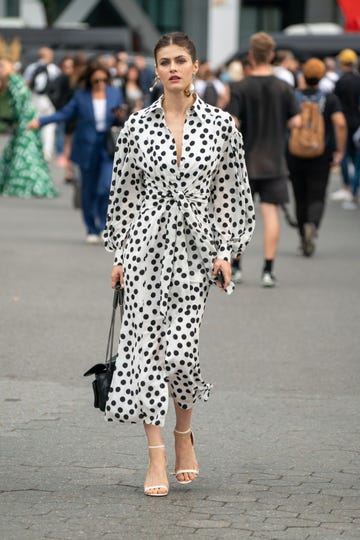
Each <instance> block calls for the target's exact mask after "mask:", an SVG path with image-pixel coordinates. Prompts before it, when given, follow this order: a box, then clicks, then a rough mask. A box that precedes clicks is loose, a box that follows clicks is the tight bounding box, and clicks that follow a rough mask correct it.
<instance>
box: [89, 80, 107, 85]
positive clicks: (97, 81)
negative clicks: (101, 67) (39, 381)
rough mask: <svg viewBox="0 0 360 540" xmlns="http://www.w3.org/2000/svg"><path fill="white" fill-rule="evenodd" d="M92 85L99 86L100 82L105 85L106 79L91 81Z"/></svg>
mask: <svg viewBox="0 0 360 540" xmlns="http://www.w3.org/2000/svg"><path fill="white" fill-rule="evenodd" d="M91 82H92V84H99V83H101V82H104V83H106V82H107V79H92V81H91Z"/></svg>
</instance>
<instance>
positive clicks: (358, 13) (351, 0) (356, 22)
mask: <svg viewBox="0 0 360 540" xmlns="http://www.w3.org/2000/svg"><path fill="white" fill-rule="evenodd" d="M338 4H339V6H340V8H341V11H342V13H343V15H344V17H345V30H347V31H348V32H359V31H360V2H359V0H338Z"/></svg>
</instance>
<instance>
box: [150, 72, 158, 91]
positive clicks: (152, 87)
mask: <svg viewBox="0 0 360 540" xmlns="http://www.w3.org/2000/svg"><path fill="white" fill-rule="evenodd" d="M159 82H160V79H159V76H158V75H157V74H156V75H155V78H154V82H153V83H152V85H151V86H150V88H149V92H152V91H153V90H154V88H155V86H157V84H158V83H159Z"/></svg>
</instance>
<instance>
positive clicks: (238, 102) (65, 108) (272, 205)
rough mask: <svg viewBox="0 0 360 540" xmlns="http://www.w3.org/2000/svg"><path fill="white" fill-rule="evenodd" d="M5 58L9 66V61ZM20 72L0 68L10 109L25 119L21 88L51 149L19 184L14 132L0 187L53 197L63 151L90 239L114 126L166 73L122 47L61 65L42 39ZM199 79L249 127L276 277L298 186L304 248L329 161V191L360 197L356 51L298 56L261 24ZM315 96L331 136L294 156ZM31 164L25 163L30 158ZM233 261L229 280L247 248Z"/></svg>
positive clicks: (32, 124) (345, 198) (264, 277)
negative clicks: (282, 221)
mask: <svg viewBox="0 0 360 540" xmlns="http://www.w3.org/2000/svg"><path fill="white" fill-rule="evenodd" d="M3 65H5V66H6V65H7V66H8V64H6V61H5V63H4V64H3ZM8 67H9V66H8ZM16 77H17V79H16V81H17V86H15V85H14V83H13V82H12V81H13V80H14V75H11V77H10V78H9V74H6V69H5V71H4V69H3V73H2V80H3V81H5V82H6V84H4V88H5V87H6V88H7V90H6V92H7V94H6V95H7V97H6V98H5V97H4V96H5V93H4V90H2V91H1V93H0V100H1V101H2V103H5V102H6V99H7V101H8V102H9V100H10V101H11V104H12V105H11V109H12V111H14V110H15V109H16V115H17V118H19V117H20V116H21V118H22V122H21V125H22V126H23V125H24V118H25V116H24V114H21V113H20V111H19V110H18V108H19V106H20V105H19V103H18V102H19V100H18V99H15V98H14V97H11V95H12V93H13V92H14V91H17V92H18V93H19V95H20V94H21V95H22V96H23V97H22V99H23V101H22V105H21V107H23V108H24V110H26V114H27V115H26V122H27V128H28V129H27V130H26V128H25V129H24V130H23V135H22V136H23V137H24V136H25V135H24V133H27V134H26V136H28V137H35V138H36V137H38V135H37V131H36V128H41V130H40V133H41V137H42V144H43V154H42V153H41V149H40V150H38V154H39V155H40V157H37V154H36V152H35V154H33V158H32V159H33V160H35V161H36V163H37V170H38V171H39V169H41V171H42V172H41V173H40V172H38V175H37V177H38V178H39V179H41V180H37V182H36V187H35V188H34V186H31V182H30V181H29V184H28V187H27V188H26V189H19V188H18V184H19V182H20V181H19V182H18V184H17V186H16V188H14V187H13V182H14V180H13V179H12V180H11V181H10V182H9V179H8V178H7V176H9V171H11V172H12V173H13V172H14V171H17V170H18V169H19V167H17V168H14V167H13V166H12V161H13V160H15V163H16V164H18V163H19V160H18V159H15V157H14V156H15V154H16V152H15V151H14V149H15V148H18V146H17V144H14V141H13V142H11V144H10V146H8V147H7V148H6V150H5V152H4V154H3V156H2V159H1V161H0V167H1V168H0V192H2V193H4V194H10V195H17V196H32V195H36V196H54V195H55V194H56V192H55V189H54V187H53V186H52V184H51V180H50V178H49V172H48V166H47V163H48V162H49V161H50V160H51V159H53V158H54V157H56V163H57V164H58V165H59V166H62V167H64V181H65V182H66V183H74V182H75V180H76V178H77V177H78V173H77V170H78V171H79V172H80V178H81V204H80V205H81V207H82V212H83V219H84V223H85V227H86V241H87V242H88V243H100V242H101V235H102V231H103V229H104V225H105V214H106V204H107V199H108V194H109V189H110V181H111V168H112V157H113V156H112V154H111V151H109V145H108V134H109V129H110V127H111V126H113V125H117V126H118V128H119V130H120V129H121V127H122V126H123V125H124V123H125V121H126V120H127V118H128V117H129V116H130V115H131V114H132V113H133V112H136V111H139V110H141V109H143V108H144V107H147V106H149V105H151V103H153V102H154V101H155V100H156V99H157V98H158V97H159V96H160V95H161V94H162V92H163V88H162V85H161V83H160V81H158V80H157V79H155V81H154V69H153V67H152V66H151V64H149V63H147V61H146V59H145V57H144V56H142V55H135V56H134V57H132V58H130V57H129V54H128V53H127V52H125V51H119V52H117V53H116V54H104V55H101V56H99V57H97V58H96V59H93V58H89V57H87V56H86V55H85V54H84V53H78V54H76V55H73V56H65V57H64V58H62V59H61V61H60V62H59V63H58V64H56V63H55V62H54V57H53V51H52V50H51V49H49V48H47V47H41V48H40V49H39V57H38V59H37V61H36V62H33V63H31V64H30V65H28V66H26V67H25V69H24V70H23V73H22V76H21V75H20V74H17V75H16ZM194 85H195V90H196V92H197V94H198V95H199V96H200V98H201V99H202V100H203V101H205V102H207V103H209V104H211V105H213V106H216V107H219V108H221V109H224V110H226V111H228V112H230V113H231V114H232V116H233V117H234V119H235V122H236V125H237V127H238V128H239V129H240V130H241V132H242V134H243V137H244V144H245V158H246V165H247V168H248V172H249V178H250V183H251V188H252V193H253V195H254V196H255V195H257V196H258V197H259V200H260V209H261V217H262V220H263V249H264V262H263V267H262V273H261V283H262V285H263V286H264V287H273V286H275V284H276V278H275V273H274V262H275V256H276V251H277V246H278V242H279V236H280V226H279V216H278V212H279V209H280V208H283V209H284V210H285V211H286V217H287V218H289V211H288V208H287V206H286V205H287V203H288V202H289V193H288V189H289V187H290V185H291V186H292V191H293V198H294V203H295V208H294V214H295V216H296V223H295V225H296V226H297V228H298V231H299V241H300V246H299V249H300V252H301V253H302V254H303V255H305V256H311V255H313V253H314V251H315V241H316V238H317V236H318V231H319V227H320V223H321V219H322V216H323V213H324V209H325V200H326V190H327V184H328V179H329V174H330V170H331V167H332V166H334V165H335V166H339V167H340V171H341V175H342V179H343V186H342V187H341V189H339V190H337V191H336V192H334V193H332V194H330V198H331V199H332V200H334V201H341V203H342V206H343V208H344V209H345V210H356V209H357V208H358V190H359V182H360V149H359V148H358V146H357V143H356V141H355V142H354V134H355V132H356V130H357V129H358V128H359V126H360V106H359V103H360V75H359V72H358V57H357V54H356V53H355V52H354V51H353V50H350V49H345V50H343V51H341V52H340V54H339V55H338V56H337V57H336V58H333V57H325V58H324V59H319V58H312V59H311V60H310V61H307V62H306V63H304V64H303V65H301V64H300V62H299V60H298V59H297V58H296V57H295V56H294V54H293V53H292V52H291V51H287V50H276V43H275V42H274V41H273V39H272V38H271V37H270V36H269V35H268V34H266V33H264V32H259V33H257V34H254V35H253V36H252V38H251V42H250V51H249V54H248V55H247V56H245V57H242V58H237V59H235V60H233V61H231V62H230V63H229V64H228V65H226V66H223V67H221V68H220V69H218V70H217V72H215V71H214V70H213V69H212V67H211V65H210V64H209V62H207V61H206V60H204V61H201V62H200V63H199V70H198V73H197V76H196V80H195V81H194ZM16 88H18V90H16ZM27 89H28V90H27ZM30 97H31V99H30ZM24 100H25V101H24ZM308 100H310V101H313V102H316V103H318V105H319V108H320V110H321V114H322V116H323V119H324V126H325V135H324V136H325V143H324V149H323V152H322V153H321V155H319V156H316V157H311V158H306V157H305V158H304V157H299V156H294V155H292V154H291V153H290V152H289V151H288V148H287V141H288V137H289V133H290V131H291V129H293V128H294V127H299V126H300V125H301V122H302V119H301V114H300V113H301V105H302V103H303V102H304V101H308ZM24 103H26V104H24ZM0 104H1V103H0ZM15 104H16V106H15ZM16 107H17V108H16ZM3 108H4V107H3ZM1 114H2V116H4V114H3V113H1ZM19 125H20V123H19ZM29 128H31V129H29ZM34 140H35V139H34ZM36 148H39V147H38V146H37V147H36ZM109 152H110V153H109ZM55 154H56V156H55ZM34 156H35V157H34ZM25 163H26V161H24V166H23V167H20V168H21V170H24V169H25V168H26V166H25ZM9 164H10V165H9ZM77 166H78V168H77ZM32 171H33V168H32ZM16 174H18V173H16ZM288 180H290V182H289V181H288ZM20 183H21V182H20ZM25 183H26V182H25ZM25 183H24V182H23V184H24V185H25ZM9 186H10V187H9ZM39 186H41V188H39ZM292 224H294V222H293V223H292ZM232 266H233V280H234V281H237V282H241V280H242V269H241V260H240V258H239V257H238V258H236V259H234V260H233V261H232Z"/></svg>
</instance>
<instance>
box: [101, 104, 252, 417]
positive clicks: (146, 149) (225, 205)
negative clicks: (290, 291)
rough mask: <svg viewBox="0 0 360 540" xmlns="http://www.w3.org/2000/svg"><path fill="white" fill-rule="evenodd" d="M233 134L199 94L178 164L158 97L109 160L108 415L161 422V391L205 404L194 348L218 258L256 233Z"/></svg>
mask: <svg viewBox="0 0 360 540" xmlns="http://www.w3.org/2000/svg"><path fill="white" fill-rule="evenodd" d="M254 225H255V218H254V207H253V201H252V198H251V193H250V188H249V182H248V177H247V171H246V166H245V160H244V152H243V145H242V137H241V134H240V133H239V132H238V131H237V129H236V128H235V125H234V123H233V120H232V118H231V116H230V115H229V114H228V113H225V112H224V111H222V110H220V109H217V108H215V107H211V106H210V105H207V104H205V103H204V102H203V101H202V100H201V99H200V98H198V97H197V99H196V101H195V103H194V105H193V106H192V107H190V109H189V111H188V115H187V118H186V120H185V124H184V131H183V145H182V156H181V161H180V163H179V165H178V164H177V158H176V146H175V140H174V138H173V136H172V134H171V133H170V131H169V129H168V128H167V126H166V123H165V119H164V111H163V109H162V106H161V98H160V99H159V100H158V101H156V102H155V103H154V104H152V105H151V106H150V107H148V108H147V109H143V110H141V111H139V112H136V113H134V114H132V115H131V116H130V118H129V120H128V121H127V123H126V124H125V126H124V128H123V130H122V131H121V134H120V138H119V140H118V143H117V149H116V153H115V158H114V172H113V178H112V185H111V191H110V201H109V208H108V218H107V226H106V230H105V233H104V239H105V247H106V249H107V250H108V251H114V252H115V258H114V264H115V265H116V264H123V267H124V279H125V308H124V317H123V324H122V328H121V332H120V342H119V349H118V361H117V365H116V371H115V372H114V376H113V381H112V387H111V389H110V393H109V399H108V402H107V407H106V412H105V415H106V419H107V420H108V421H113V420H118V421H120V422H146V423H150V424H153V425H160V426H163V425H164V422H165V415H166V412H167V408H168V400H169V395H170V397H171V398H174V399H175V401H176V403H177V404H178V405H179V406H181V407H182V408H183V409H186V408H190V407H192V406H193V404H194V403H195V402H196V400H197V399H199V398H202V399H204V400H206V399H208V395H209V391H210V389H211V386H212V385H211V384H209V383H206V382H205V381H204V380H203V378H202V376H201V372H200V364H199V354H198V344H199V331H200V325H201V321H202V317H203V312H204V308H205V304H206V299H207V295H208V290H209V285H210V283H211V273H212V267H213V262H214V259H215V258H216V257H218V258H222V259H225V260H230V258H231V255H232V254H240V253H242V252H243V250H244V249H245V247H246V245H247V244H248V242H249V241H250V238H251V236H252V234H253V231H254Z"/></svg>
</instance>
